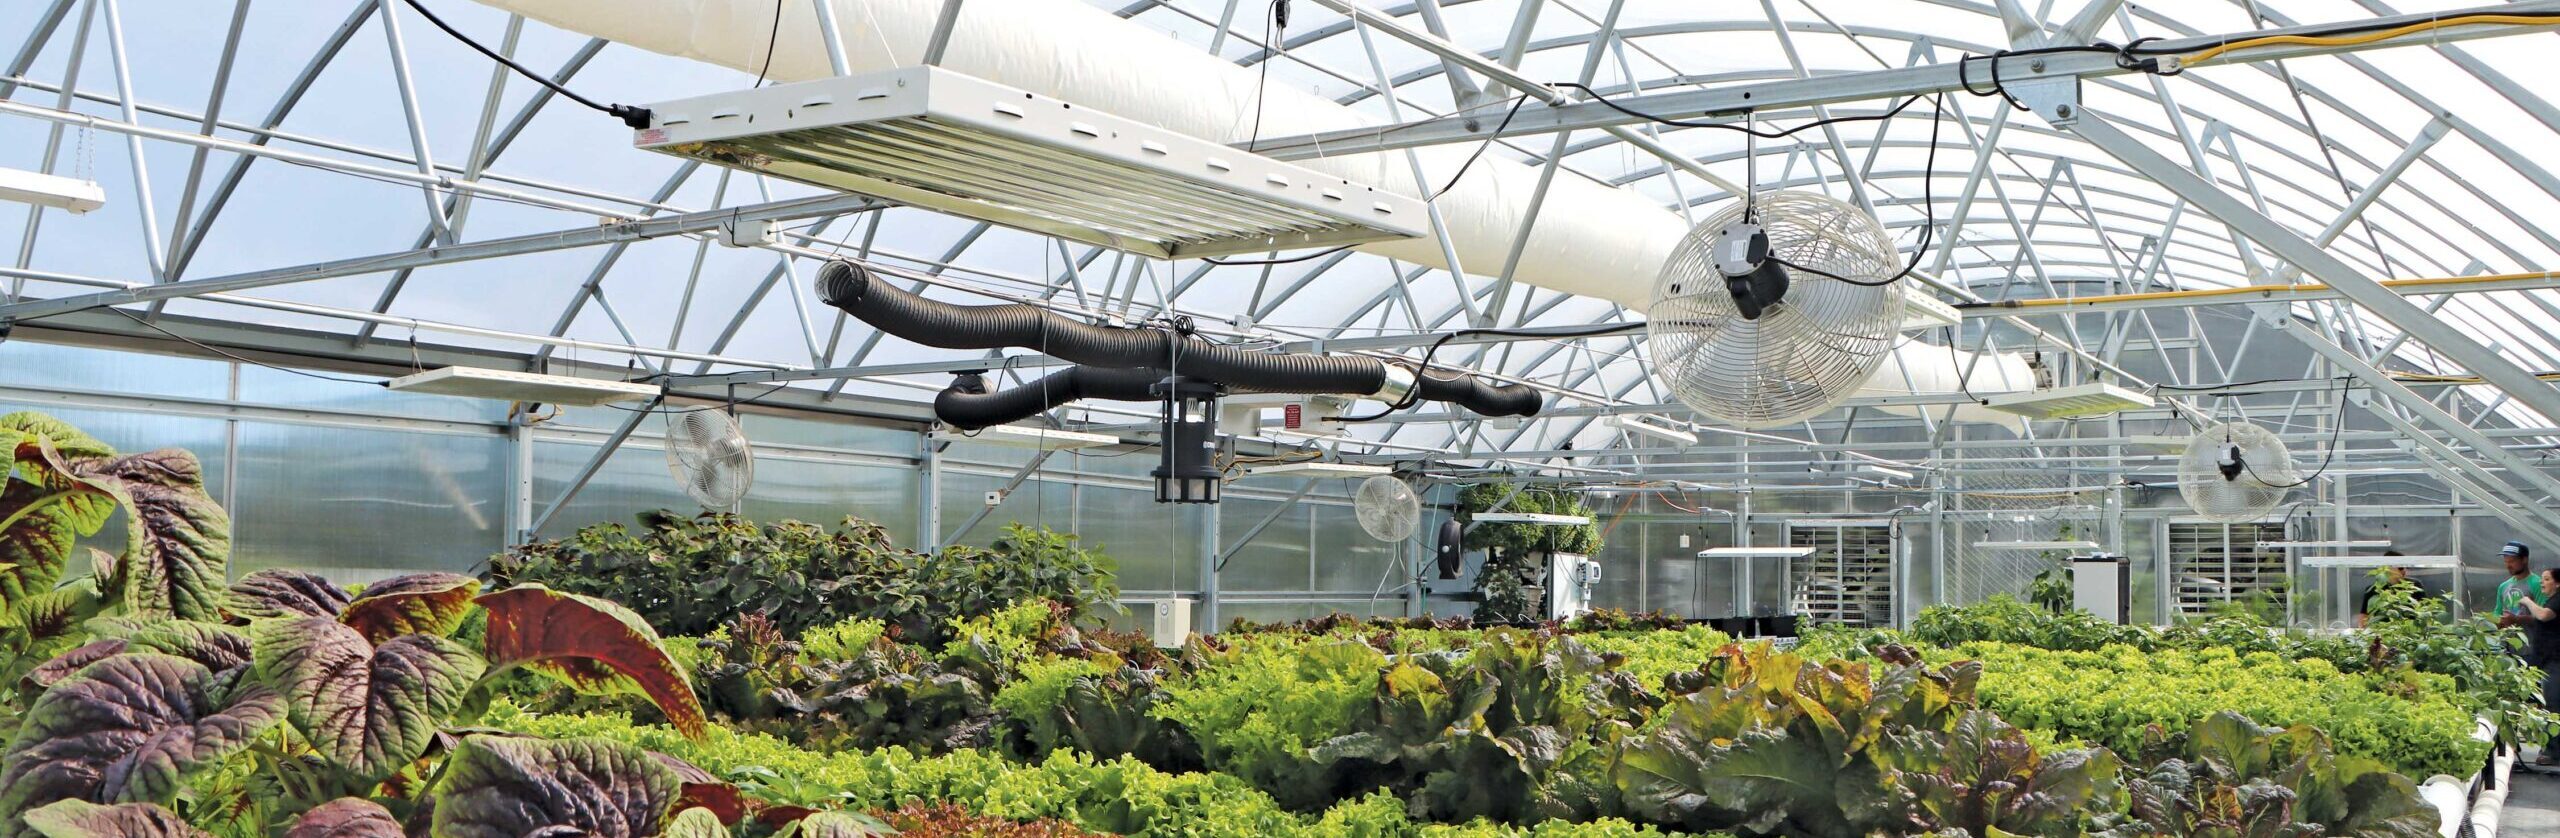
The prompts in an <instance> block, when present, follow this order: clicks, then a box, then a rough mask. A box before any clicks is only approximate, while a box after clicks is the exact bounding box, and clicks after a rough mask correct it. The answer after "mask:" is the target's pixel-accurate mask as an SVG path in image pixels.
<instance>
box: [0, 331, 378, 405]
mask: <svg viewBox="0 0 2560 838" xmlns="http://www.w3.org/2000/svg"><path fill="white" fill-rule="evenodd" d="M0 385H9V386H19V387H38V388H47V389H66V390H90V391H105V392H116V393H148V394H151V395H155V396H176V397H181V398H200V399H219V398H223V397H225V396H228V395H230V393H231V364H230V363H229V362H227V361H199V360H196V359H193V358H179V357H175V356H171V355H151V354H147V353H141V352H118V351H114V350H108V349H88V348H83V347H76V346H56V345H52V344H44V343H30V342H27V341H23V340H13V341H9V342H7V343H0ZM377 389H379V388H377Z"/></svg>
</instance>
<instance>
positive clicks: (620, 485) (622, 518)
mask: <svg viewBox="0 0 2560 838" xmlns="http://www.w3.org/2000/svg"><path fill="white" fill-rule="evenodd" d="M596 448H597V446H595V445H593V444H588V443H580V442H557V441H551V440H539V441H536V442H535V443H534V446H533V514H534V515H535V516H537V517H538V516H540V515H542V512H543V509H544V508H545V507H546V506H548V505H549V504H550V503H551V501H552V499H554V498H557V497H559V496H560V490H561V489H562V488H564V487H566V486H567V485H568V483H569V480H570V479H572V478H575V477H577V475H578V470H579V469H581V468H584V467H585V466H586V464H587V460H588V459H589V458H592V457H594V456H595V454H596ZM701 508H702V506H701V505H700V504H697V503H694V502H693V499H692V498H690V497H686V496H685V493H684V489H682V488H680V487H678V486H677V485H676V482H675V477H674V476H672V475H669V474H668V473H667V454H666V451H665V450H663V449H660V448H657V447H655V446H651V445H643V444H641V443H640V442H639V441H637V440H634V441H632V442H630V443H627V444H625V445H623V446H622V447H621V448H618V449H615V450H614V452H613V456H612V457H610V458H608V459H606V460H605V464H604V467H603V468H601V469H598V470H597V471H596V474H595V477H594V478H593V479H590V480H588V481H587V485H586V486H585V487H584V488H581V489H579V490H578V494H577V496H576V497H573V498H570V499H569V505H568V507H566V508H563V509H561V510H560V511H558V512H556V513H553V514H552V516H551V520H550V522H548V523H546V524H544V525H543V527H542V532H541V533H540V535H541V536H542V537H544V538H559V537H562V536H565V535H568V534H570V533H573V532H576V531H577V530H578V528H579V527H584V526H586V525H589V524H604V523H613V524H622V525H625V526H629V525H630V524H631V522H632V518H633V516H636V515H638V514H640V513H641V512H644V511H647V510H651V509H675V510H682V511H688V512H689V511H694V510H699V509H701Z"/></svg>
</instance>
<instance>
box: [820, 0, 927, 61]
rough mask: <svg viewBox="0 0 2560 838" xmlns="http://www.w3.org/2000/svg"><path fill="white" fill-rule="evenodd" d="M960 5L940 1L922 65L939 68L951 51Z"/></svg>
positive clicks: (925, 46)
mask: <svg viewBox="0 0 2560 838" xmlns="http://www.w3.org/2000/svg"><path fill="white" fill-rule="evenodd" d="M822 2H823V0H822ZM960 3H961V0H942V12H941V14H938V15H935V16H934V18H933V36H932V38H930V39H929V40H926V41H925V44H924V63H926V64H931V65H937V66H939V65H940V64H941V63H942V55H943V53H945V52H947V51H949V50H950V49H951V32H952V30H954V29H957V28H959V26H960ZM836 74H837V75H844V69H843V68H842V67H838V68H837V69H836Z"/></svg>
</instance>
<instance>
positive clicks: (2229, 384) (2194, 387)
mask: <svg viewBox="0 0 2560 838" xmlns="http://www.w3.org/2000/svg"><path fill="white" fill-rule="evenodd" d="M2302 380H2304V379H2299V378H2258V379H2251V380H2249V381H2225V382H2223V383H2220V384H2154V385H2151V389H2154V390H2177V391H2181V392H2185V391H2195V392H2203V391H2208V390H2229V389H2232V388H2235V387H2257V386H2261V385H2267V384H2283V383H2286V382H2292V381H2302ZM2332 380H2339V381H2345V380H2351V379H2348V378H2345V377H2343V376H2341V377H2340V378H2337V379H2332Z"/></svg>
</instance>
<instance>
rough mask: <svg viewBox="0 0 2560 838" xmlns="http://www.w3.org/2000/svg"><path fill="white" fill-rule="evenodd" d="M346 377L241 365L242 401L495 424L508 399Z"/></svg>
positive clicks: (603, 410) (504, 414)
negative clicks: (385, 385) (390, 387)
mask: <svg viewBox="0 0 2560 838" xmlns="http://www.w3.org/2000/svg"><path fill="white" fill-rule="evenodd" d="M345 377H348V378H354V379H357V380H356V381H328V380H323V379H318V378H312V377H309V376H302V375H294V374H292V373H287V372H280V371H277V370H271V369H267V368H265V367H256V366H245V365H244V366H242V367H240V400H241V401H244V402H249V403H252V404H264V405H276V406H279V407H309V408H320V409H325V410H349V411H362V412H366V413H376V414H381V415H385V416H403V417H408V418H413V419H448V420H462V421H479V422H496V421H500V420H503V419H505V418H506V417H507V403H506V402H502V401H492V400H489V399H467V398H461V397H458V396H439V395H435V394H432V393H404V392H400V391H396V390H386V389H383V388H381V387H377V386H374V385H372V384H370V383H364V381H365V377H363V376H345ZM578 410H580V411H581V412H592V413H613V414H616V415H614V416H611V417H606V418H605V419H604V420H603V421H609V422H618V421H620V420H621V418H622V416H621V415H620V411H615V410H612V409H610V408H579V409H578Z"/></svg>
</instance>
